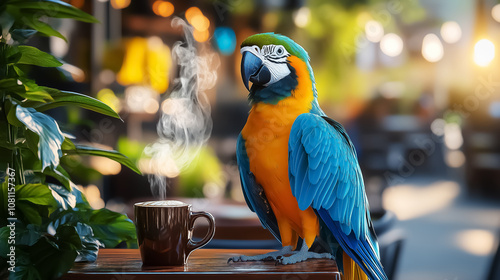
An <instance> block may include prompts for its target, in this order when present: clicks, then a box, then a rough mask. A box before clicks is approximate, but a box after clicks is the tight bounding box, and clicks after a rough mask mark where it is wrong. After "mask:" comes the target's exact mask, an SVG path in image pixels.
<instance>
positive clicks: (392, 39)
mask: <svg viewBox="0 0 500 280" xmlns="http://www.w3.org/2000/svg"><path fill="white" fill-rule="evenodd" d="M380 49H381V50H382V52H383V53H384V54H385V55H387V56H390V57H396V56H398V55H400V54H401V52H403V40H402V39H401V37H399V36H398V35H397V34H394V33H389V34H386V35H384V37H382V40H381V41H380Z"/></svg>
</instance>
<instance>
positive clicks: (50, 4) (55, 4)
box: [10, 0, 99, 23]
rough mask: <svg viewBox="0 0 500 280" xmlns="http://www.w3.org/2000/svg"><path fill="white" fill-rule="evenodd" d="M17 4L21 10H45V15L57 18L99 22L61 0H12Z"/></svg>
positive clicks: (12, 2)
mask: <svg viewBox="0 0 500 280" xmlns="http://www.w3.org/2000/svg"><path fill="white" fill-rule="evenodd" d="M10 3H11V4H14V5H16V7H18V8H19V9H20V10H21V11H26V12H31V13H33V12H35V13H36V12H40V11H44V12H45V13H44V15H45V16H48V17H55V18H72V19H76V20H79V21H83V22H90V23H98V22H99V21H98V20H97V19H96V18H94V17H93V16H91V15H89V14H87V13H85V12H83V11H82V10H79V9H77V8H75V7H73V6H71V5H70V4H68V3H66V2H63V1H59V0H44V1H34V0H33V1H21V0H15V1H10Z"/></svg>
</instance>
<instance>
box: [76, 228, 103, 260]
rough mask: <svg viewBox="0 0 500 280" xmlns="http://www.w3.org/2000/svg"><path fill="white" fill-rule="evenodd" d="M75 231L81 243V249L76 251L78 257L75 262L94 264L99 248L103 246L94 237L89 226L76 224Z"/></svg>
mask: <svg viewBox="0 0 500 280" xmlns="http://www.w3.org/2000/svg"><path fill="white" fill-rule="evenodd" d="M75 229H76V231H77V232H78V235H80V240H81V242H82V248H81V249H80V250H78V256H77V257H76V260H75V261H76V262H95V261H96V260H97V253H98V252H99V247H103V246H104V244H102V243H101V241H99V240H98V239H97V238H96V237H95V236H94V232H93V230H92V227H90V226H89V225H87V224H83V223H80V222H79V223H77V224H76V226H75Z"/></svg>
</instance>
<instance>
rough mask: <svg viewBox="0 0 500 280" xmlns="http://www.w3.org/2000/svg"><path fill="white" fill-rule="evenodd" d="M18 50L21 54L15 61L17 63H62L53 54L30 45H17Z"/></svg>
mask: <svg viewBox="0 0 500 280" xmlns="http://www.w3.org/2000/svg"><path fill="white" fill-rule="evenodd" d="M17 48H18V50H19V52H20V53H21V54H22V56H21V58H20V59H19V60H18V61H17V63H19V64H30V65H36V66H41V67H59V66H61V65H63V64H62V63H61V62H60V61H59V60H57V58H55V57H54V56H53V55H51V54H48V53H46V52H43V51H41V50H39V49H37V48H35V47H31V46H18V47H17Z"/></svg>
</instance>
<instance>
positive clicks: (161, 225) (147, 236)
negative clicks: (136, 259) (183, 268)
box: [134, 200, 215, 266]
mask: <svg viewBox="0 0 500 280" xmlns="http://www.w3.org/2000/svg"><path fill="white" fill-rule="evenodd" d="M134 213H135V226H136V229H137V242H138V243H139V249H140V252H141V257H142V264H143V265H144V266H178V265H184V264H185V263H186V261H187V259H188V257H189V254H191V252H192V251H194V250H196V249H199V248H200V247H202V246H204V245H205V244H207V243H208V242H209V241H210V240H212V238H213V237H214V234H215V220H214V217H213V216H212V215H211V214H210V213H207V212H192V211H191V205H189V204H186V203H184V202H180V201H175V200H164V201H149V202H139V203H136V204H134ZM200 217H204V218H206V219H207V220H208V232H207V234H206V235H205V237H204V238H203V239H202V240H200V241H193V240H192V239H191V236H192V235H193V234H192V230H193V227H194V221H195V220H196V219H197V218H200Z"/></svg>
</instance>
